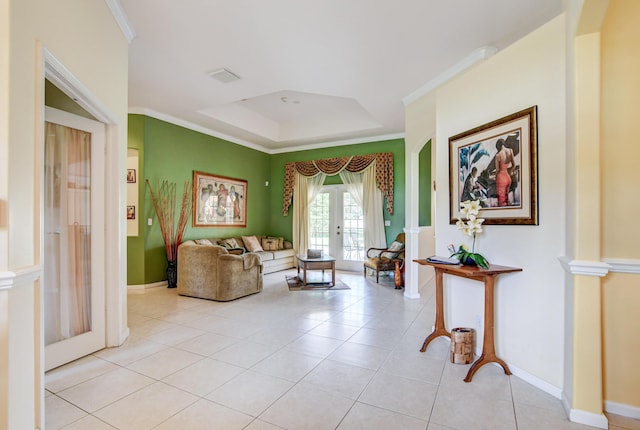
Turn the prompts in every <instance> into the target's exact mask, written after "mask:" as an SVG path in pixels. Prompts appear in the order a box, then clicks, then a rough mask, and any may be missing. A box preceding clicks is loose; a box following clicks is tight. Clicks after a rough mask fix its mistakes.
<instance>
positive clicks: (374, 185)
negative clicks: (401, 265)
mask: <svg viewBox="0 0 640 430" xmlns="http://www.w3.org/2000/svg"><path fill="white" fill-rule="evenodd" d="M341 173H345V176H344V177H343V178H342V179H343V182H344V183H345V184H346V185H347V187H352V189H353V190H354V191H353V192H351V191H350V194H351V195H352V196H353V197H354V198H355V199H356V201H357V202H358V203H359V204H361V205H362V208H363V213H364V222H365V229H366V234H365V247H367V248H368V247H380V248H384V247H386V239H385V233H384V217H383V214H382V210H383V206H382V205H383V195H384V197H386V199H387V207H386V209H387V212H389V213H390V214H392V213H393V154H392V153H391V152H383V153H377V154H368V155H357V156H351V157H339V158H328V159H324V160H313V161H299V162H291V163H287V164H286V166H285V179H284V197H283V206H282V214H283V215H287V214H288V212H289V206H290V205H291V200H292V197H293V207H294V215H293V220H292V223H293V238H292V239H293V248H294V249H295V250H296V252H304V251H305V250H306V249H307V245H308V241H309V232H308V230H309V227H308V225H309V211H308V206H309V204H310V203H311V202H313V199H315V197H316V195H317V193H318V192H319V191H320V187H321V186H322V184H323V183H324V179H325V176H326V175H329V176H332V175H337V174H341ZM351 174H356V175H359V176H356V175H351ZM341 177H342V175H341ZM345 178H346V179H345ZM320 179H321V180H322V182H319V181H320ZM318 182H319V184H318ZM356 182H357V184H356ZM349 183H351V184H349ZM360 184H362V185H360ZM316 187H317V189H316ZM356 187H359V188H360V190H361V191H360V192H361V194H359V192H358V191H357V190H356Z"/></svg>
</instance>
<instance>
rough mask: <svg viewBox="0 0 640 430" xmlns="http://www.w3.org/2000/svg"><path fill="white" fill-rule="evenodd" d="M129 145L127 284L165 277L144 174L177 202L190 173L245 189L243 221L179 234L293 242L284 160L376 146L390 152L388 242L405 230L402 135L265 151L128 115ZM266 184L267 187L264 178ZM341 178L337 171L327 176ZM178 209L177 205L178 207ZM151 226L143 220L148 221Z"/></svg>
mask: <svg viewBox="0 0 640 430" xmlns="http://www.w3.org/2000/svg"><path fill="white" fill-rule="evenodd" d="M128 146H129V147H130V148H135V149H137V150H138V151H139V157H140V166H139V172H138V177H139V187H140V188H139V196H140V197H139V200H140V201H139V209H138V214H139V217H138V218H139V220H138V222H139V232H140V235H139V236H137V237H128V238H127V253H128V257H127V265H128V267H127V284H128V285H142V284H152V283H154V282H159V281H163V280H165V279H166V275H165V270H166V266H167V262H166V253H165V250H164V243H163V241H162V235H161V233H160V227H159V225H158V222H157V217H156V215H155V212H154V210H153V205H152V203H151V196H150V193H149V190H148V188H147V187H146V180H147V179H148V180H149V181H151V182H152V184H153V183H155V182H156V181H159V180H160V181H161V180H168V181H171V182H175V183H176V185H177V186H176V188H177V190H178V192H177V197H176V200H177V201H178V202H179V201H180V198H181V192H182V187H183V184H184V182H185V181H188V180H191V179H192V177H193V171H194V170H198V171H202V172H207V173H212V174H216V175H221V176H228V177H231V178H237V179H243V180H246V181H247V182H248V187H247V227H246V228H238V227H235V228H221V227H208V228H204V227H198V228H195V227H193V226H192V222H190V223H189V224H188V227H187V229H186V232H185V239H199V238H210V237H228V236H241V235H245V236H246V235H252V234H269V235H274V236H284V237H285V238H287V239H288V240H291V236H292V233H291V231H292V226H291V212H290V213H289V215H288V216H283V215H282V197H283V192H284V166H285V164H286V163H288V162H290V161H302V160H316V159H322V158H330V157H340V156H347V155H362V154H371V153H376V152H392V153H393V154H394V161H393V165H394V208H395V210H394V213H393V214H392V215H390V214H388V213H387V212H386V211H385V213H384V214H385V215H384V216H385V220H389V221H390V222H391V225H390V226H389V227H386V233H387V242H388V243H390V242H391V241H393V239H394V238H395V237H396V235H397V234H398V233H401V232H402V231H403V228H404V219H405V214H404V207H405V194H404V189H405V187H404V178H405V155H404V154H405V150H404V140H403V139H397V140H388V141H383V142H371V143H362V144H356V145H347V146H338V147H331V148H322V149H314V150H307V151H296V152H287V153H282V154H274V155H271V154H267V153H264V152H261V151H257V150H254V149H251V148H247V147H244V146H242V145H237V144H235V143H231V142H228V141H225V140H222V139H218V138H216V137H212V136H209V135H206V134H203V133H199V132H197V131H193V130H189V129H186V128H183V127H180V126H177V125H173V124H170V123H167V122H164V121H161V120H158V119H155V118H151V117H147V116H144V115H129V144H128ZM266 181H268V182H269V185H268V186H267V185H266V184H265V183H266ZM326 183H327V184H330V183H340V179H339V177H337V176H336V177H329V178H327V181H326ZM176 210H177V209H176ZM148 218H152V219H153V225H152V226H148V225H147V219H148Z"/></svg>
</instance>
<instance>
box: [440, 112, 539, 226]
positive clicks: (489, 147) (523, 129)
mask: <svg viewBox="0 0 640 430" xmlns="http://www.w3.org/2000/svg"><path fill="white" fill-rule="evenodd" d="M537 146H538V132H537V106H532V107H530V108H528V109H524V110H521V111H519V112H516V113H514V114H511V115H508V116H505V117H503V118H500V119H498V120H495V121H492V122H490V123H487V124H484V125H481V126H479V127H475V128H473V129H471V130H468V131H465V132H463V133H460V134H457V135H455V136H453V137H451V138H449V205H450V207H449V209H450V223H451V224H455V223H456V221H457V220H458V218H461V213H460V203H462V202H464V201H466V200H478V201H480V206H481V211H480V215H479V216H480V217H482V218H484V219H485V222H484V224H512V225H538V160H537Z"/></svg>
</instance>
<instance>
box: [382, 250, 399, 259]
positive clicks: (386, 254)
mask: <svg viewBox="0 0 640 430" xmlns="http://www.w3.org/2000/svg"><path fill="white" fill-rule="evenodd" d="M397 256H398V253H397V252H389V251H385V252H383V253H381V254H380V257H382V258H396V257H397Z"/></svg>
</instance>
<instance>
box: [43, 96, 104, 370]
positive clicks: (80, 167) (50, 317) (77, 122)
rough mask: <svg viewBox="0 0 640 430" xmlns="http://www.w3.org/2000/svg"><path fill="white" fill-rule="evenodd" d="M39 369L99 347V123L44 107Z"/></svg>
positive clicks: (101, 200)
mask: <svg viewBox="0 0 640 430" xmlns="http://www.w3.org/2000/svg"><path fill="white" fill-rule="evenodd" d="M45 119H46V123H45V145H44V160H43V161H44V181H43V182H44V183H43V186H44V193H43V194H44V202H43V203H44V208H43V214H44V251H43V252H44V254H43V265H44V275H43V288H44V333H45V336H44V337H45V370H49V369H52V368H54V367H58V366H60V365H62V364H65V363H68V362H70V361H73V360H75V359H77V358H80V357H83V356H85V355H87V354H90V353H92V352H94V351H97V350H99V349H102V348H104V346H105V302H104V288H105V286H104V278H105V268H104V252H103V250H102V248H103V246H104V225H105V224H104V212H105V211H104V198H105V195H104V172H105V168H104V158H105V157H104V148H105V132H104V130H105V127H104V124H102V123H100V122H97V121H92V120H89V119H86V118H82V117H78V116H76V115H72V114H69V113H67V112H63V111H59V110H56V109H51V108H46V113H45Z"/></svg>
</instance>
